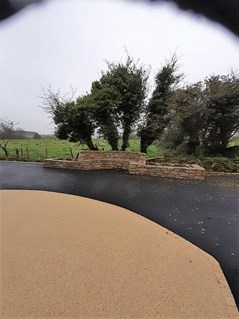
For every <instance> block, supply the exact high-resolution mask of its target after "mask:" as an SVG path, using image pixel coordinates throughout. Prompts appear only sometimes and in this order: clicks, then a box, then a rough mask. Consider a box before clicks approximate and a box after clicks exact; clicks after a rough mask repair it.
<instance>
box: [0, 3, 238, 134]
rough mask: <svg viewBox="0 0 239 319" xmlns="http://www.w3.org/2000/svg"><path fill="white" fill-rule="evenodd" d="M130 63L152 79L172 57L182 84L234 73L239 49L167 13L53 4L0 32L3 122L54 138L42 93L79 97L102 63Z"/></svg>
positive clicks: (198, 21) (222, 33) (206, 26)
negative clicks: (127, 59)
mask: <svg viewBox="0 0 239 319" xmlns="http://www.w3.org/2000/svg"><path fill="white" fill-rule="evenodd" d="M124 47H127V49H128V52H129V54H130V55H132V56H133V57H135V58H136V59H137V58H140V60H141V61H142V62H143V63H144V64H146V65H149V64H150V65H151V66H152V77H153V75H154V74H155V72H156V71H157V69H158V68H159V67H160V66H161V64H162V63H163V62H164V60H165V58H168V57H169V56H170V53H173V52H174V51H176V52H177V55H178V56H179V57H180V65H181V71H182V72H184V73H185V74H186V78H185V81H187V82H194V81H198V80H200V79H202V78H203V77H205V76H207V75H209V74H212V73H214V74H225V73H227V72H228V71H229V70H230V68H231V67H233V68H235V69H238V66H239V42H238V40H237V39H236V38H235V37H234V36H232V35H231V34H230V33H229V32H227V31H226V30H224V29H223V28H222V27H220V26H218V25H217V24H214V23H211V22H208V21H207V20H205V19H204V18H196V17H192V16H191V15H189V14H186V13H182V12H181V11H178V10H176V9H175V8H174V7H173V6H169V5H158V4H157V5H156V4H155V5H149V4H145V3H143V1H142V2H140V1H123V0H108V1H105V0H95V1H94V0H84V1H83V0H82V1H81V0H55V1H54V0H52V1H49V2H46V4H44V5H40V6H33V7H31V8H28V9H26V10H23V11H22V12H21V13H20V14H18V15H16V16H15V17H13V18H11V19H9V20H7V21H5V22H2V23H1V24H0V70H1V71H0V101H1V117H3V116H5V117H7V118H9V119H10V120H12V121H14V122H19V127H21V128H23V129H26V130H34V131H38V132H39V133H47V132H53V125H52V123H51V120H50V119H49V118H48V116H47V115H46V114H45V113H43V112H42V110H41V109H40V108H38V106H39V105H40V104H41V99H40V96H41V94H42V88H43V87H48V86H49V85H51V86H52V88H53V89H54V90H56V89H60V90H61V91H62V92H63V93H65V92H67V91H69V88H70V86H72V87H74V88H77V95H80V94H84V93H85V92H86V91H87V90H89V89H90V85H91V82H92V81H93V80H95V79H97V78H99V76H100V71H101V70H102V69H105V62H104V61H105V59H107V60H110V61H112V60H113V61H117V60H119V59H120V58H122V57H124Z"/></svg>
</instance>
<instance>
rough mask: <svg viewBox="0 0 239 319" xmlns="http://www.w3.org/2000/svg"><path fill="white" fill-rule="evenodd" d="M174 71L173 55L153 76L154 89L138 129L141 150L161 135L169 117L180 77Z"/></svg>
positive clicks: (175, 60)
mask: <svg viewBox="0 0 239 319" xmlns="http://www.w3.org/2000/svg"><path fill="white" fill-rule="evenodd" d="M176 71H177V58H176V57H175V56H173V57H172V59H171V60H170V61H169V62H167V63H166V65H164V66H163V67H162V68H161V69H160V70H159V72H158V73H157V75H156V77H155V89H154V91H153V94H152V97H151V98H150V100H149V102H148V105H147V107H146V121H145V124H144V125H143V127H142V128H141V129H140V131H139V135H140V137H141V152H144V153H146V152H147V148H148V146H149V145H151V144H152V143H153V141H155V140H156V139H159V138H160V137H161V134H162V133H163V131H164V129H165V128H166V127H167V125H168V123H169V121H170V119H171V111H170V105H171V98H172V94H173V92H174V90H175V87H176V85H177V84H178V82H179V80H180V78H181V75H178V74H177V73H176Z"/></svg>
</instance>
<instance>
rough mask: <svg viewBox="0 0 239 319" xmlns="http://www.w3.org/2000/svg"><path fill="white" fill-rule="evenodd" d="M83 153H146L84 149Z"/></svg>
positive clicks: (139, 153)
mask: <svg viewBox="0 0 239 319" xmlns="http://www.w3.org/2000/svg"><path fill="white" fill-rule="evenodd" d="M81 153H94V154H96V153H102V154H104V153H107V154H109V153H113V154H134V155H146V154H145V153H141V152H125V151H100V150H99V151H97V150H96V151H92V150H83V151H80V154H81ZM80 154H79V156H80Z"/></svg>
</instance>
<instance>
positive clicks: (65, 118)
mask: <svg viewBox="0 0 239 319" xmlns="http://www.w3.org/2000/svg"><path fill="white" fill-rule="evenodd" d="M73 97H74V92H73V91H72V92H71V93H70V94H66V95H64V96H62V95H61V94H60V92H59V91H57V92H53V90H52V89H51V88H49V89H47V90H44V96H43V97H42V98H43V103H44V106H43V109H44V110H45V111H46V112H47V113H49V114H50V115H51V116H52V118H53V121H54V123H55V125H56V129H55V135H56V137H58V138H60V139H68V140H69V141H72V142H82V143H84V144H86V145H87V146H88V147H89V149H91V150H96V149H97V147H96V146H95V145H94V144H93V141H92V135H93V134H94V130H95V123H94V119H93V113H92V99H91V97H90V96H89V95H85V96H83V97H79V98H78V99H77V100H76V101H73Z"/></svg>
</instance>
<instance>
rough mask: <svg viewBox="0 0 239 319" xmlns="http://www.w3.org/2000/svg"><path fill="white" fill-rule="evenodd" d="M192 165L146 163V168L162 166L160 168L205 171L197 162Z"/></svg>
mask: <svg viewBox="0 0 239 319" xmlns="http://www.w3.org/2000/svg"><path fill="white" fill-rule="evenodd" d="M190 165H191V167H186V166H167V165H149V164H146V165H144V167H145V168H160V169H169V170H175V169H177V170H185V171H190V170H200V171H205V168H203V167H201V166H199V165H196V164H190Z"/></svg>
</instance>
